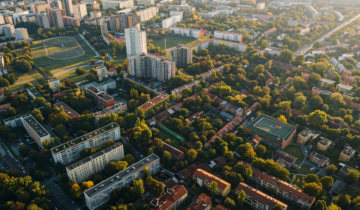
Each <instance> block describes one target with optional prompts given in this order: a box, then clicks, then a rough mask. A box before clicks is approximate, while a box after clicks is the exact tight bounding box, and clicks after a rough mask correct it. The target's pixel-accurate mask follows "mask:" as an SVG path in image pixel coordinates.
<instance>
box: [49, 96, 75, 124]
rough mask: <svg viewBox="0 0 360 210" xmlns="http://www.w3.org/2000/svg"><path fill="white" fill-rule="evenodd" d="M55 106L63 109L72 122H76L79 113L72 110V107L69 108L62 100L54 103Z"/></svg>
mask: <svg viewBox="0 0 360 210" xmlns="http://www.w3.org/2000/svg"><path fill="white" fill-rule="evenodd" d="M54 106H55V107H57V108H59V109H63V110H64V112H65V113H66V114H67V115H68V116H69V117H71V119H72V120H73V121H74V122H77V120H78V118H79V117H80V115H79V114H78V113H77V112H76V111H75V110H73V109H72V108H70V107H69V106H68V105H67V104H65V103H64V102H62V101H60V102H57V103H55V104H54Z"/></svg>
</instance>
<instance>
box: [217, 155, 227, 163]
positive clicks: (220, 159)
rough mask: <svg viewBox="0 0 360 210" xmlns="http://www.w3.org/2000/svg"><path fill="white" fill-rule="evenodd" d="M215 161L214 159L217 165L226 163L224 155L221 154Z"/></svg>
mask: <svg viewBox="0 0 360 210" xmlns="http://www.w3.org/2000/svg"><path fill="white" fill-rule="evenodd" d="M215 161H216V162H217V164H219V165H223V164H226V158H225V157H224V156H221V157H219V158H217V159H216V160H215Z"/></svg>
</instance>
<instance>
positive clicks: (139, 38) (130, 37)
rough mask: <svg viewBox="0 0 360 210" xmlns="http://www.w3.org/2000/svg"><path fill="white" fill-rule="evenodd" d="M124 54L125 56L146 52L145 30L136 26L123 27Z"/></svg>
mask: <svg viewBox="0 0 360 210" xmlns="http://www.w3.org/2000/svg"><path fill="white" fill-rule="evenodd" d="M124 31H125V42H126V55H127V58H130V57H132V56H138V55H141V54H143V53H145V54H146V53H147V44H146V43H147V42H146V32H145V31H139V30H137V29H136V28H128V29H125V30H124Z"/></svg>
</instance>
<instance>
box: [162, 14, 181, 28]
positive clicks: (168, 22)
mask: <svg viewBox="0 0 360 210" xmlns="http://www.w3.org/2000/svg"><path fill="white" fill-rule="evenodd" d="M182 20H183V15H174V16H171V17H168V18H166V19H164V20H162V22H161V27H162V28H164V29H166V28H170V27H171V26H174V25H175V24H176V23H178V22H181V21H182Z"/></svg>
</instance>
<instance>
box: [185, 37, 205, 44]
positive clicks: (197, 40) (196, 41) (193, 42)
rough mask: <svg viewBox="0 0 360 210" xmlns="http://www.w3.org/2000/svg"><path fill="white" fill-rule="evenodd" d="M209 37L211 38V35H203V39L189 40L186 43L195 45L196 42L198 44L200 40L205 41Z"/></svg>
mask: <svg viewBox="0 0 360 210" xmlns="http://www.w3.org/2000/svg"><path fill="white" fill-rule="evenodd" d="M208 39H210V36H203V37H202V38H201V39H195V40H194V41H192V42H189V43H187V44H186V45H187V46H193V45H194V44H197V43H199V42H202V41H205V40H208Z"/></svg>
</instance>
